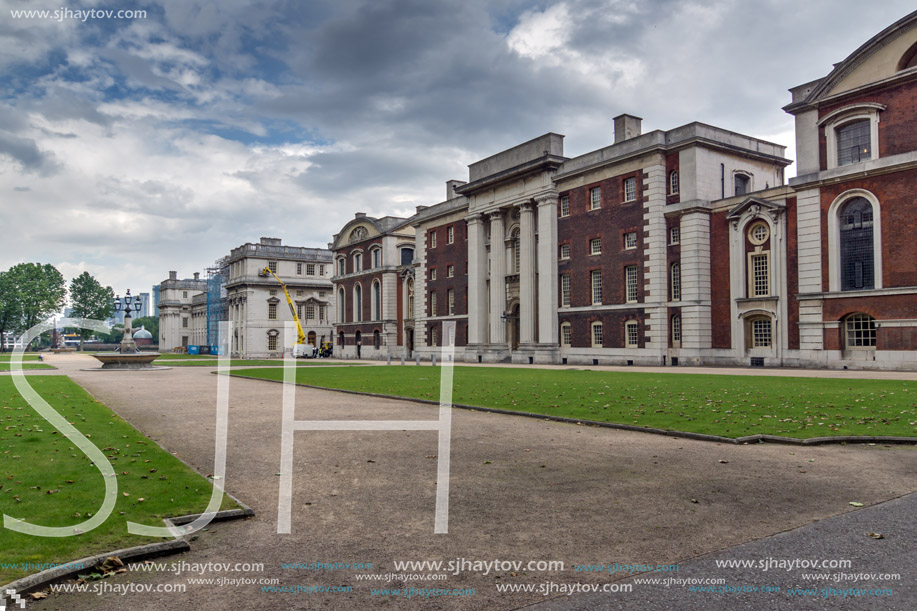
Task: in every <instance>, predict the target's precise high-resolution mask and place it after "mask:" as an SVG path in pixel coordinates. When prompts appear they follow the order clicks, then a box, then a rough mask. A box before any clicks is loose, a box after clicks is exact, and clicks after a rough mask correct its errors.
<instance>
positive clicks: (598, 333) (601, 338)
mask: <svg viewBox="0 0 917 611" xmlns="http://www.w3.org/2000/svg"><path fill="white" fill-rule="evenodd" d="M604 343H605V334H604V333H603V332H602V323H600V322H597V323H595V324H593V325H592V345H593V346H602V345H603V344H604Z"/></svg>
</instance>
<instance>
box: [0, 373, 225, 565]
mask: <svg viewBox="0 0 917 611" xmlns="http://www.w3.org/2000/svg"><path fill="white" fill-rule="evenodd" d="M29 382H30V383H31V384H32V386H33V387H34V388H35V390H36V391H37V392H38V393H39V394H40V395H41V396H42V397H43V398H44V399H45V400H46V401H47V402H48V403H49V404H51V406H52V407H54V408H55V409H56V410H57V411H58V412H59V413H60V414H61V415H62V416H64V418H66V419H67V421H68V422H71V423H73V425H74V426H76V427H77V428H78V429H79V430H80V432H82V433H83V434H84V435H86V436H87V437H89V440H90V441H92V442H93V443H95V444H96V446H98V447H99V448H100V449H102V450H103V451H104V452H105V455H106V456H108V458H109V460H110V461H111V464H112V466H113V467H114V469H115V472H116V473H118V501H117V504H116V506H115V509H114V511H113V512H112V514H111V516H110V517H109V518H108V520H107V521H106V522H105V523H104V524H102V525H101V526H99V527H98V528H96V529H94V530H91V531H89V532H87V533H84V534H81V535H79V536H74V537H61V538H44V537H35V536H31V535H26V534H22V533H18V532H14V531H11V530H5V529H4V530H2V534H0V541H2V548H0V549H2V552H0V562H2V563H8V564H11V563H27V562H31V563H36V564H37V563H64V562H67V561H69V560H75V559H77V558H82V557H84V556H88V555H91V554H96V553H102V552H105V551H109V550H115V549H119V548H123V547H130V546H134V545H142V544H144V543H149V542H152V541H155V540H159V539H153V538H150V537H140V536H137V535H131V534H129V533H128V532H127V526H126V522H127V521H128V520H130V521H133V522H138V523H141V524H149V525H151V526H163V522H162V518H163V517H169V516H178V515H187V514H191V513H200V512H202V511H204V510H205V509H206V507H207V503H208V501H209V499H210V489H211V484H210V482H209V481H208V480H207V479H205V478H204V477H202V476H201V475H198V474H197V473H195V472H193V471H192V470H191V469H189V468H188V467H187V466H185V464H184V463H182V462H181V461H179V460H178V459H177V458H175V457H174V456H172V455H171V454H169V453H168V452H166V451H165V450H163V449H162V448H160V447H159V446H158V445H156V444H155V443H154V442H152V441H150V440H149V439H147V438H146V437H144V436H143V435H142V434H141V433H139V432H138V431H137V430H136V429H134V428H133V427H131V426H130V425H129V424H127V423H126V422H125V421H124V420H122V419H121V418H119V417H118V416H117V415H116V414H115V413H114V412H112V411H111V410H110V409H108V408H107V407H105V406H104V405H102V404H101V403H99V402H98V401H96V400H95V399H93V398H92V397H91V396H90V395H89V394H88V393H86V392H85V391H84V390H83V389H82V388H80V387H79V386H77V385H76V384H75V383H74V382H72V381H71V380H70V379H69V378H66V377H64V376H31V377H29ZM104 491H105V484H104V482H103V481H102V476H101V474H100V473H99V471H98V469H96V468H95V467H94V466H92V464H91V463H90V460H89V459H88V458H87V457H86V456H85V455H84V454H83V453H82V452H80V451H79V450H78V449H76V448H75V446H74V445H73V444H71V443H69V442H68V441H67V439H66V438H65V437H63V436H62V435H61V434H60V433H59V432H58V431H57V430H55V429H54V428H53V427H52V426H51V425H50V424H49V423H48V422H47V421H46V420H44V419H43V418H41V416H39V415H38V414H37V413H36V412H35V411H34V410H33V409H32V407H31V406H29V405H28V403H26V402H25V400H23V399H22V398H21V397H20V396H19V393H18V392H17V390H16V388H15V387H14V386H13V381H12V380H11V379H10V378H8V377H3V378H0V511H2V512H3V513H4V514H7V515H10V516H12V517H16V518H21V519H25V520H28V521H29V522H31V523H33V524H39V525H44V526H68V525H75V524H79V523H80V522H83V521H84V520H87V519H88V518H89V517H90V516H91V514H92V513H93V512H96V511H98V509H99V508H100V507H101V505H102V499H103V496H104ZM141 499H143V500H141ZM234 507H236V504H235V503H234V502H233V501H232V500H231V499H229V497H224V499H223V508H224V509H227V508H234ZM32 572H35V570H34V569H33V570H21V569H18V568H16V569H13V568H6V567H4V566H3V565H2V564H0V583H8V582H9V581H12V580H14V579H18V578H19V577H22V576H24V575H26V574H28V573H32Z"/></svg>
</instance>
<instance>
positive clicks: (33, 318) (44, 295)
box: [0, 263, 67, 333]
mask: <svg viewBox="0 0 917 611" xmlns="http://www.w3.org/2000/svg"><path fill="white" fill-rule="evenodd" d="M2 294H3V297H2V301H3V302H5V303H8V304H9V307H10V308H11V311H9V312H8V314H9V317H10V320H9V322H8V323H7V324H8V325H9V329H4V330H8V331H12V332H14V333H21V332H23V331H26V330H27V329H30V328H32V327H34V326H35V325H37V324H38V323H39V322H41V321H43V320H45V319H47V318H48V317H50V316H51V315H52V314H54V313H55V312H58V311H60V309H61V308H62V307H63V306H64V299H65V298H66V297H67V284H66V282H65V281H64V277H63V276H62V275H61V273H60V272H59V271H57V268H55V267H54V266H53V265H50V264H45V265H42V264H40V263H20V264H19V265H14V266H13V267H11V268H10V269H9V270H7V271H6V273H4V274H3V288H2ZM0 309H3V308H0Z"/></svg>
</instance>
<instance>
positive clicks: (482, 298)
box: [467, 214, 487, 344]
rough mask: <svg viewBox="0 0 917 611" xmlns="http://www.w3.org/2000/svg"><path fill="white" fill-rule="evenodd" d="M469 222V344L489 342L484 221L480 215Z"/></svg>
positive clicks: (469, 218) (470, 217) (472, 217)
mask: <svg viewBox="0 0 917 611" xmlns="http://www.w3.org/2000/svg"><path fill="white" fill-rule="evenodd" d="M467 221H468V343H469V344H483V343H486V342H487V249H486V248H485V245H484V219H483V218H482V217H481V215H480V214H474V215H472V216H469V217H468V218H467Z"/></svg>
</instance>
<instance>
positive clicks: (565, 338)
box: [560, 325, 573, 346]
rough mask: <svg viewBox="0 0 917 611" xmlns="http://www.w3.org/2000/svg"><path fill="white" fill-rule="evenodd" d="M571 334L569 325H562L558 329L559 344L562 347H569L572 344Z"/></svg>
mask: <svg viewBox="0 0 917 611" xmlns="http://www.w3.org/2000/svg"><path fill="white" fill-rule="evenodd" d="M572 336H573V333H572V330H571V327H570V325H563V326H562V327H561V328H560V342H561V344H563V345H564V346H569V345H570V344H571V343H572V339H573V337H572Z"/></svg>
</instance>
